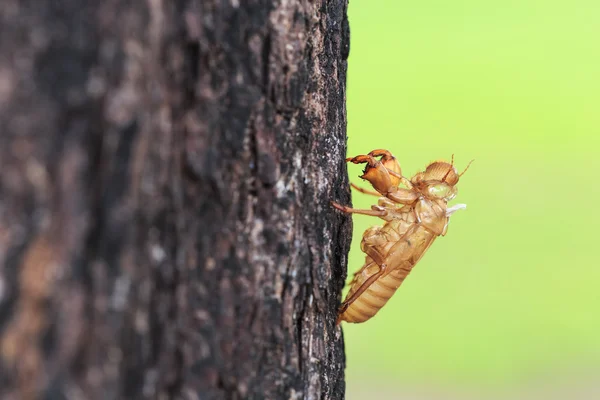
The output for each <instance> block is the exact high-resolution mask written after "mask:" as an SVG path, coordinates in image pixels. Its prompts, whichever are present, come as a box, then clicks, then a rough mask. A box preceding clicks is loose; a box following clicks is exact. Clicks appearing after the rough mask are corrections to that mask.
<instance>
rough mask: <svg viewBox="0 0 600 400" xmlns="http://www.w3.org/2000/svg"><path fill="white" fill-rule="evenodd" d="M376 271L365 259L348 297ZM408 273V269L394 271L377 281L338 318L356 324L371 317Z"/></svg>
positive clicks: (371, 261) (374, 266) (369, 260)
mask: <svg viewBox="0 0 600 400" xmlns="http://www.w3.org/2000/svg"><path fill="white" fill-rule="evenodd" d="M378 270H379V268H378V267H377V265H376V264H375V263H374V262H373V260H372V259H371V257H367V259H366V264H365V266H364V267H363V268H362V269H361V270H360V271H359V272H358V273H357V274H356V276H355V277H354V279H353V280H352V283H351V289H350V293H348V297H349V296H351V295H352V293H353V291H355V290H356V289H358V288H359V287H360V285H362V283H363V282H364V281H366V280H367V279H368V278H369V277H370V276H371V275H373V274H375V273H376V272H377V271H378ZM409 273H410V269H396V270H394V271H392V272H390V273H389V274H388V275H385V276H382V277H381V278H379V279H377V280H376V281H375V282H373V284H371V286H369V288H368V289H367V290H365V291H364V292H363V293H362V294H361V295H360V296H359V297H358V298H357V299H356V300H355V301H354V302H353V303H352V304H351V305H350V306H349V307H348V309H347V310H346V311H344V313H343V314H342V315H341V316H340V320H343V321H347V322H355V323H356V322H364V321H366V320H368V319H370V318H371V317H373V316H374V315H375V314H377V312H378V311H379V310H380V309H381V307H383V306H384V305H385V303H387V302H388V300H389V299H390V298H391V297H392V295H393V294H394V293H395V292H396V289H398V288H399V287H400V285H401V284H402V282H403V281H404V278H406V276H407V275H408V274H409Z"/></svg>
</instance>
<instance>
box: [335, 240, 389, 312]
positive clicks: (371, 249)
mask: <svg viewBox="0 0 600 400" xmlns="http://www.w3.org/2000/svg"><path fill="white" fill-rule="evenodd" d="M363 251H364V252H365V253H366V254H367V255H368V256H369V257H371V259H372V260H373V261H374V262H375V264H376V265H377V266H378V267H379V271H377V272H376V273H374V274H373V275H371V276H370V277H369V278H368V279H367V280H366V281H364V282H363V284H362V285H360V287H359V288H358V289H357V290H356V291H355V292H354V293H352V296H350V297H348V298H347V299H346V300H345V301H344V302H343V303H342V304H341V306H340V309H339V311H338V314H340V315H341V314H343V313H344V312H345V311H346V310H347V309H348V307H350V304H352V303H353V302H354V301H355V300H356V299H358V298H359V297H360V295H361V294H363V293H364V291H365V290H367V289H368V288H369V286H371V285H372V284H373V282H375V281H376V280H377V279H379V278H380V277H381V276H382V275H384V274H385V272H386V270H387V265H386V263H385V262H384V256H383V255H381V253H379V251H378V250H377V247H376V246H374V245H367V246H366V247H365V248H364V250H363Z"/></svg>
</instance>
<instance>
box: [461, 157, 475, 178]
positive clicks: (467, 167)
mask: <svg viewBox="0 0 600 400" xmlns="http://www.w3.org/2000/svg"><path fill="white" fill-rule="evenodd" d="M473 161H475V159H473V160H471V161H469V163H468V164H467V166H466V168H465V169H464V170H463V172H461V173H460V174H459V175H458V177H459V178H460V177H461V176H463V174H464V173H465V172H467V170H468V169H469V167H470V166H471V164H473Z"/></svg>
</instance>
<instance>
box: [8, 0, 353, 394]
mask: <svg viewBox="0 0 600 400" xmlns="http://www.w3.org/2000/svg"><path fill="white" fill-rule="evenodd" d="M346 7H347V1H346V0H331V1H327V0H320V1H308V0H247V1H246V0H202V1H201V0H179V1H162V0H145V1H144V0H130V1H126V0H105V1H92V0H60V1H35V0H2V2H0V398H2V399H17V398H19V399H31V398H36V397H39V398H46V399H87V398H89V399H138V398H139V399H141V398H148V399H150V398H159V399H168V398H177V399H179V398H182V399H183V398H185V399H304V398H305V399H341V398H343V396H344V379H343V369H344V354H343V341H342V338H341V332H340V331H339V329H338V328H336V327H335V313H336V308H337V306H338V304H339V300H340V298H339V297H340V291H341V288H342V286H343V280H344V278H345V266H346V254H347V251H348V247H349V240H350V229H351V224H350V220H349V219H348V218H347V217H345V216H342V215H340V213H338V212H336V211H335V210H334V209H333V208H332V207H331V206H330V204H329V202H330V200H333V199H335V200H337V201H339V202H341V203H349V191H348V181H347V173H346V168H345V164H344V156H345V153H346V143H345V140H346V137H345V125H346V116H345V82H346V58H347V56H348V46H349V44H348V41H349V31H348V23H347V19H346Z"/></svg>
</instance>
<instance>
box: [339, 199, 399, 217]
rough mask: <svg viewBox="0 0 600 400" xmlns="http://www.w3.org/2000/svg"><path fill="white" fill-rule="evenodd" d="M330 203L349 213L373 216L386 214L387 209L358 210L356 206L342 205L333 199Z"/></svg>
mask: <svg viewBox="0 0 600 400" xmlns="http://www.w3.org/2000/svg"><path fill="white" fill-rule="evenodd" d="M331 205H333V206H334V207H335V208H337V209H338V210H340V211H343V212H345V213H349V214H363V215H371V216H373V217H385V216H386V215H387V210H359V209H357V208H351V207H347V206H343V205H341V204H338V203H336V202H335V201H332V202H331Z"/></svg>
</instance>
